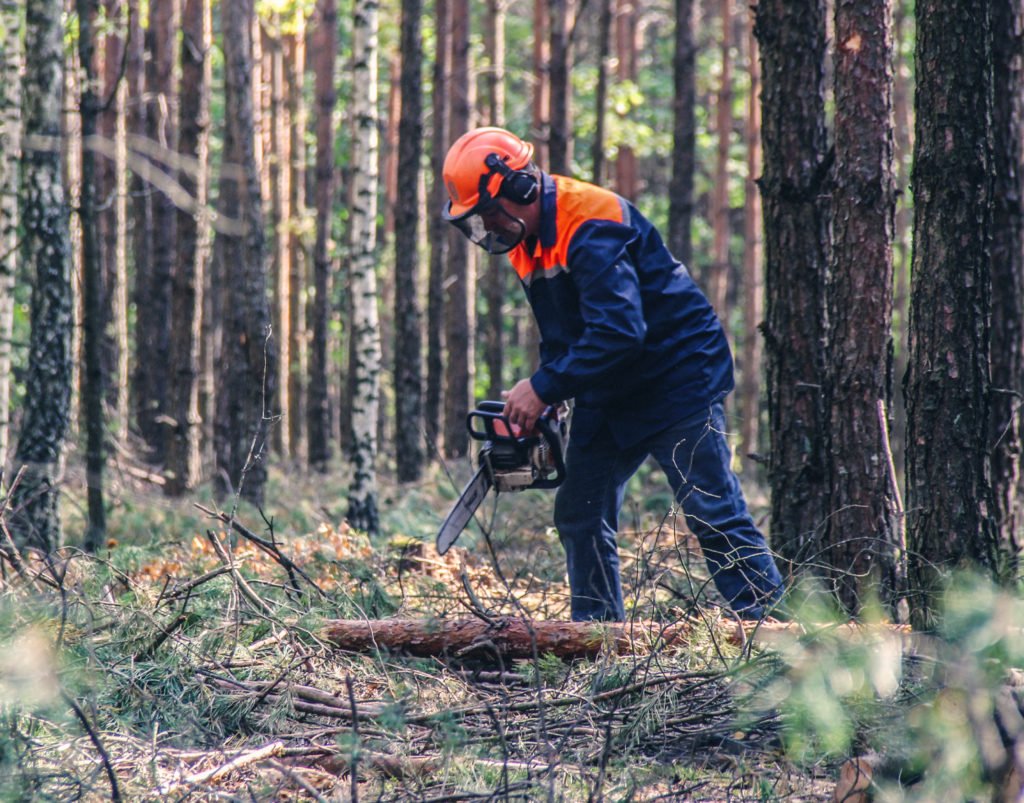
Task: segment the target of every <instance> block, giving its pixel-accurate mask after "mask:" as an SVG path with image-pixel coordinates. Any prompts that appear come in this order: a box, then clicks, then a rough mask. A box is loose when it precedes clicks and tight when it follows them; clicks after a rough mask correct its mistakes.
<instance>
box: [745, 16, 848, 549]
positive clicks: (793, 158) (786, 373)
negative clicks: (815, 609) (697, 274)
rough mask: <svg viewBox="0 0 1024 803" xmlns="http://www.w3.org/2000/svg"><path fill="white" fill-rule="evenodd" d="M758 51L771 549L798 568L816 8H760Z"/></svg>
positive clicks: (817, 358) (814, 332)
mask: <svg viewBox="0 0 1024 803" xmlns="http://www.w3.org/2000/svg"><path fill="white" fill-rule="evenodd" d="M754 30H755V34H756V35H757V38H758V43H759V45H760V47H761V68H762V81H763V85H762V91H761V98H762V107H761V108H762V115H763V117H762V128H761V142H762V144H763V146H764V171H763V174H762V177H761V198H762V201H763V203H764V240H765V306H766V315H765V317H766V320H765V322H764V324H763V325H762V331H763V333H764V338H765V349H766V355H767V395H768V425H769V434H770V439H771V451H770V455H769V466H768V475H769V481H770V483H771V491H772V493H771V508H772V509H771V537H772V545H773V547H774V548H775V549H776V551H777V552H779V553H780V554H781V555H782V556H783V557H784V558H786V559H788V560H790V561H794V562H796V563H799V562H801V561H803V560H806V559H809V558H813V557H815V556H816V555H817V554H818V551H819V542H820V532H821V528H822V527H823V526H824V524H825V511H826V509H827V493H828V482H827V477H826V476H825V473H824V465H823V459H824V454H823V448H824V400H823V398H822V393H821V385H822V374H823V370H824V354H823V343H824V332H825V307H824V304H825V300H824V284H825V272H826V268H827V264H828V205H827V201H826V197H825V194H826V192H827V181H828V176H829V167H830V160H829V156H828V153H827V142H826V135H825V69H824V62H825V3H824V0H799V2H784V1H783V0H762V1H761V2H760V3H759V4H758V6H757V17H756V22H755V29H754Z"/></svg>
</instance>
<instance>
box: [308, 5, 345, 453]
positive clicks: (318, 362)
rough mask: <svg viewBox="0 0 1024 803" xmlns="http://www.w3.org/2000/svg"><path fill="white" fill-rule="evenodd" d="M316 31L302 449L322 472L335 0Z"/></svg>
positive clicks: (327, 405) (327, 423)
mask: <svg viewBox="0 0 1024 803" xmlns="http://www.w3.org/2000/svg"><path fill="white" fill-rule="evenodd" d="M318 13H319V16H320V19H319V23H318V25H317V27H316V34H315V41H314V45H313V47H314V52H315V53H316V56H315V61H316V69H315V72H316V77H315V82H314V93H315V96H316V167H315V175H316V183H315V190H314V204H315V206H316V243H315V244H314V246H313V288H312V293H311V296H310V301H309V328H310V332H311V338H310V348H309V397H308V400H307V408H306V410H307V412H306V416H307V425H306V433H307V444H308V449H309V465H310V466H311V467H312V468H314V469H315V470H317V471H321V472H322V471H326V470H327V464H328V463H329V462H330V459H331V431H332V429H331V401H330V398H331V397H330V392H329V383H328V380H327V370H328V361H327V355H328V348H327V343H328V339H329V337H330V335H329V332H328V327H329V324H330V320H331V254H330V251H329V250H328V241H329V240H330V238H331V211H332V205H333V199H334V187H335V181H334V123H333V119H332V117H333V114H334V103H335V99H336V93H335V89H334V62H335V55H334V54H335V50H336V49H337V27H338V24H337V20H338V12H337V6H336V4H335V0H319V4H318Z"/></svg>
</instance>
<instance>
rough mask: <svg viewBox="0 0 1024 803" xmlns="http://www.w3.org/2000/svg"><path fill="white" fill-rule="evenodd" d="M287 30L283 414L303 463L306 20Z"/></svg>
mask: <svg viewBox="0 0 1024 803" xmlns="http://www.w3.org/2000/svg"><path fill="white" fill-rule="evenodd" d="M291 27H292V31H291V32H290V33H288V34H287V35H286V36H285V77H286V79H287V85H288V117H289V119H290V120H291V129H290V130H289V132H288V137H289V140H290V143H289V147H288V151H289V153H290V154H291V163H290V164H289V166H288V169H289V172H290V174H291V175H290V177H289V182H288V184H289V187H290V189H291V193H290V198H289V206H290V207H291V212H292V217H291V220H290V221H289V226H288V237H289V238H290V239H291V247H290V249H289V254H290V262H289V266H288V267H289V270H290V272H291V275H290V278H289V280H288V284H289V287H290V288H291V295H290V296H289V304H288V334H289V343H288V355H289V361H288V364H287V365H286V366H285V367H286V369H287V370H286V371H285V377H286V379H287V382H288V409H287V410H285V411H283V412H284V413H285V417H286V418H287V419H288V421H289V425H288V436H289V439H290V440H289V444H288V447H289V452H290V453H291V455H292V458H293V459H294V460H296V461H300V462H301V460H302V457H303V452H304V448H305V443H306V438H305V427H304V424H305V420H306V417H305V414H304V412H303V411H304V410H305V409H306V403H305V398H304V397H305V392H306V391H305V387H304V381H305V377H306V375H307V372H308V370H309V357H308V353H307V352H308V350H307V347H306V315H305V310H304V308H303V303H302V300H303V298H304V296H305V291H306V275H307V273H308V263H309V248H308V242H307V239H306V237H305V234H304V232H305V228H306V221H307V218H308V209H307V206H306V117H307V115H306V102H305V100H304V99H303V87H304V84H305V65H306V18H305V14H304V12H302V11H301V10H297V11H296V12H295V18H294V20H293V21H292V23H291Z"/></svg>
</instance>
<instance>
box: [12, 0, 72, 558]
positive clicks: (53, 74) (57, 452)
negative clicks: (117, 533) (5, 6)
mask: <svg viewBox="0 0 1024 803" xmlns="http://www.w3.org/2000/svg"><path fill="white" fill-rule="evenodd" d="M25 17H26V35H25V77H24V82H23V84H22V87H23V92H24V94H23V96H22V97H23V104H24V105H23V107H22V108H23V119H24V129H23V131H24V138H23V139H22V142H21V148H22V156H21V171H22V195H21V200H22V206H21V216H20V217H21V224H22V250H21V256H22V259H23V260H24V264H25V265H26V266H27V267H28V268H29V269H30V270H31V271H32V274H33V277H34V284H33V287H32V309H31V322H32V335H31V340H30V343H29V360H28V374H27V376H26V380H25V410H24V418H23V421H22V425H21V431H20V434H19V439H18V448H17V453H16V455H15V461H16V469H23V473H22V476H21V482H20V484H19V485H18V487H17V489H16V493H15V494H14V495H13V499H12V500H11V515H10V518H9V519H8V525H9V527H10V531H11V535H12V537H13V538H14V540H15V542H16V543H17V544H18V545H21V546H24V545H31V546H35V547H38V548H40V549H42V550H44V551H46V552H52V551H53V550H55V549H58V548H59V547H60V546H61V542H62V537H61V523H60V513H59V510H58V504H57V503H58V497H59V494H60V488H59V486H60V477H59V472H60V468H61V458H62V453H63V449H64V440H65V437H66V435H67V431H68V421H69V411H70V399H71V328H72V325H73V314H72V292H71V255H70V251H69V244H70V235H69V229H68V208H67V204H66V203H65V200H64V183H63V181H62V178H61V110H62V101H63V97H64V94H63V90H64V51H63V44H64V26H63V24H62V20H61V7H60V4H57V3H53V2H51V1H50V0H28V2H27V3H26V5H25Z"/></svg>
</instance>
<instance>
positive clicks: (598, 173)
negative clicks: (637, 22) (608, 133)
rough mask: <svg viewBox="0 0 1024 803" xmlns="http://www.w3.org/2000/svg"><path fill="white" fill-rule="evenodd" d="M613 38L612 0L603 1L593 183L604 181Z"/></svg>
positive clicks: (598, 59) (592, 164)
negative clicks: (609, 69)
mask: <svg viewBox="0 0 1024 803" xmlns="http://www.w3.org/2000/svg"><path fill="white" fill-rule="evenodd" d="M611 38H612V0H601V13H600V17H599V18H598V22H597V89H596V90H595V91H594V117H595V118H596V122H595V124H594V144H593V145H592V146H591V149H590V164H591V177H590V178H591V181H593V183H594V184H598V185H600V184H601V182H602V181H604V146H605V114H606V111H607V107H608V56H609V52H610V49H611Z"/></svg>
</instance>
